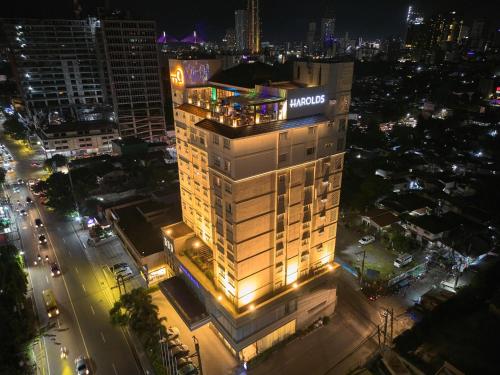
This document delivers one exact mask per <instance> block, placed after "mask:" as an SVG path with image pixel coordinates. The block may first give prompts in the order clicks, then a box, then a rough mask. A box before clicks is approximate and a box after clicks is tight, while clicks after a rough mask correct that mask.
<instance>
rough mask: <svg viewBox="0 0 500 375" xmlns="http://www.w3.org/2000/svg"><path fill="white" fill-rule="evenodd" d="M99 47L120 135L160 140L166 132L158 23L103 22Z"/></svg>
mask: <svg viewBox="0 0 500 375" xmlns="http://www.w3.org/2000/svg"><path fill="white" fill-rule="evenodd" d="M98 46H99V48H98V51H99V54H100V58H101V61H102V70H103V73H104V74H103V76H104V79H105V85H106V91H107V95H108V97H109V98H108V100H109V101H110V102H111V104H112V105H113V108H114V111H115V115H116V119H117V120H118V125H119V129H120V135H121V136H122V137H128V136H135V137H138V138H141V139H144V140H159V139H161V138H162V137H163V136H164V135H165V131H166V128H165V118H164V116H163V94H162V91H161V83H160V82H161V80H160V68H159V62H158V51H157V44H156V24H155V22H154V21H139V20H116V19H103V20H101V21H100V27H99V28H98Z"/></svg>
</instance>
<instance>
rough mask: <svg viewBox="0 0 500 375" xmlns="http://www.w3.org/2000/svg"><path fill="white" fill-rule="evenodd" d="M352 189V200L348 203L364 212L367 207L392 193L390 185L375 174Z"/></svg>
mask: <svg viewBox="0 0 500 375" xmlns="http://www.w3.org/2000/svg"><path fill="white" fill-rule="evenodd" d="M351 188H352V189H353V192H352V194H351V199H352V200H351V202H347V203H348V204H349V203H350V206H351V207H352V208H355V209H358V210H364V209H365V208H366V207H368V206H371V205H372V204H373V203H374V202H375V200H376V199H377V198H379V197H381V196H382V195H384V194H388V193H390V191H391V185H390V183H389V182H388V181H387V180H384V179H383V178H381V177H379V176H376V175H374V174H373V175H369V176H368V177H366V178H364V179H363V180H362V181H361V183H360V184H359V185H358V186H352V187H351Z"/></svg>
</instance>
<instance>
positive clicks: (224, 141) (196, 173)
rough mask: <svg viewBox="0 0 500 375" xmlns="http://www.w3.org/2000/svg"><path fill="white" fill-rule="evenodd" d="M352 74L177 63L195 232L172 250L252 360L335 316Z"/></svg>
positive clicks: (183, 230)
mask: <svg viewBox="0 0 500 375" xmlns="http://www.w3.org/2000/svg"><path fill="white" fill-rule="evenodd" d="M193 72H195V73H196V74H193ZM200 72H203V74H199V73H200ZM352 72H353V65H352V63H350V62H338V63H306V62H296V63H294V66H293V74H292V75H290V77H289V79H288V80H287V81H283V80H279V81H278V80H276V78H277V77H278V75H276V74H275V72H274V69H273V68H272V67H269V66H267V65H264V64H259V63H254V64H247V65H240V66H237V67H234V68H231V69H229V70H227V71H220V70H219V69H218V65H217V64H216V63H215V62H214V61H213V60H191V61H181V60H170V74H171V76H172V77H173V79H172V80H171V84H172V101H173V103H174V119H175V130H176V137H177V157H178V165H179V180H180V189H181V202H182V217H183V222H182V223H177V224H175V225H172V226H169V227H165V228H163V233H164V237H165V238H164V240H165V248H166V250H165V251H166V252H167V258H168V259H170V260H169V262H170V265H171V267H172V269H173V271H174V272H175V273H177V274H178V275H179V277H181V278H183V279H184V280H185V282H186V284H188V286H189V287H190V288H191V289H192V291H193V293H194V294H195V295H196V296H197V298H198V299H199V300H200V301H202V303H203V304H204V306H205V308H206V309H207V312H208V313H209V315H210V324H211V326H212V327H213V329H214V330H215V331H216V332H217V333H218V334H219V336H220V337H221V339H222V340H223V341H224V342H225V343H226V345H227V347H228V348H229V349H230V350H231V351H232V352H233V354H234V355H235V356H238V357H239V358H240V359H242V360H248V359H250V358H252V357H254V356H255V355H256V354H258V353H259V352H262V351H264V350H266V349H267V348H269V347H270V346H272V345H274V344H276V343H277V342H279V341H281V340H283V339H285V338H286V337H288V336H289V335H291V334H293V333H294V332H296V330H298V329H300V328H303V327H306V326H308V325H309V324H311V323H312V322H314V321H315V320H316V319H318V318H319V317H321V316H325V315H330V314H331V313H333V311H334V308H335V303H336V287H335V285H334V284H333V283H332V280H331V271H332V270H333V268H334V267H333V257H334V251H335V238H336V230H337V220H338V213H339V200H340V187H341V180H342V169H343V161H344V147H345V133H346V124H347V117H348V110H349V102H350V90H351V83H352Z"/></svg>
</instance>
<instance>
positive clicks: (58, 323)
mask: <svg viewBox="0 0 500 375" xmlns="http://www.w3.org/2000/svg"><path fill="white" fill-rule="evenodd" d="M57 328H61V322H60V321H59V318H57Z"/></svg>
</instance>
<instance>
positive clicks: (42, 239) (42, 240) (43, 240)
mask: <svg viewBox="0 0 500 375" xmlns="http://www.w3.org/2000/svg"><path fill="white" fill-rule="evenodd" d="M38 243H39V244H42V245H45V244H46V243H47V238H46V237H45V236H44V235H43V234H41V235H39V236H38Z"/></svg>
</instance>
